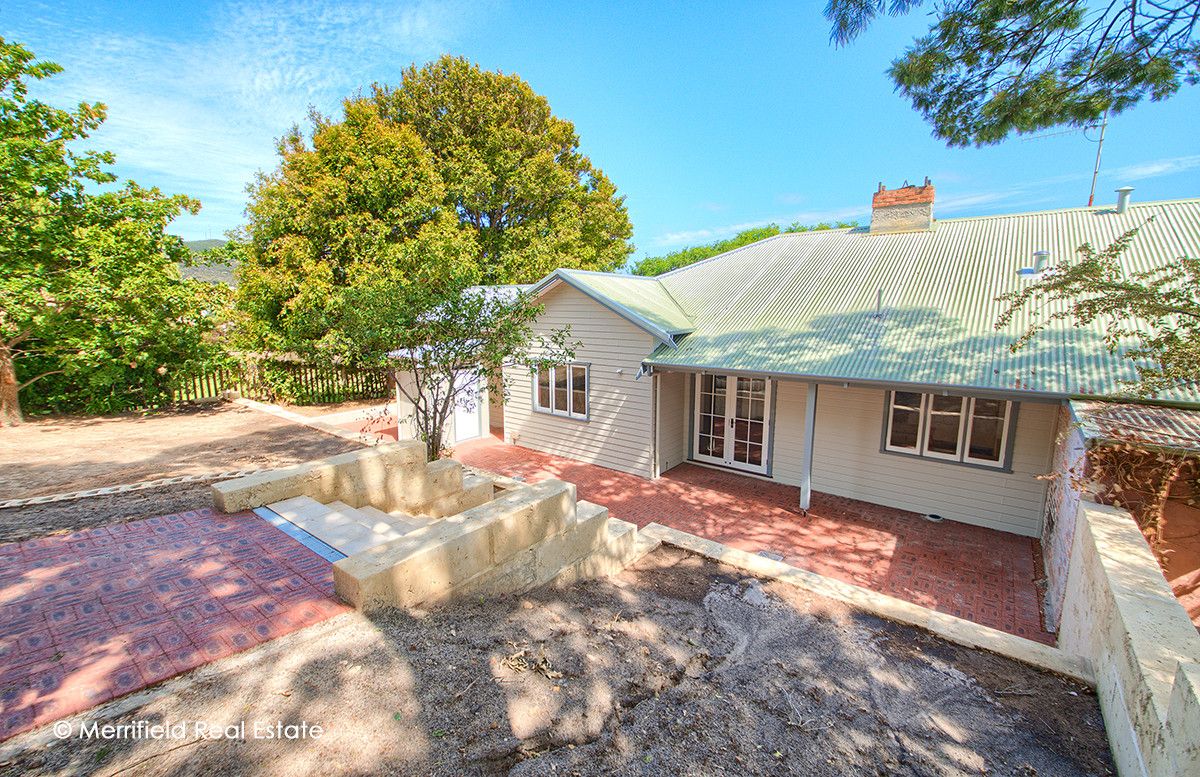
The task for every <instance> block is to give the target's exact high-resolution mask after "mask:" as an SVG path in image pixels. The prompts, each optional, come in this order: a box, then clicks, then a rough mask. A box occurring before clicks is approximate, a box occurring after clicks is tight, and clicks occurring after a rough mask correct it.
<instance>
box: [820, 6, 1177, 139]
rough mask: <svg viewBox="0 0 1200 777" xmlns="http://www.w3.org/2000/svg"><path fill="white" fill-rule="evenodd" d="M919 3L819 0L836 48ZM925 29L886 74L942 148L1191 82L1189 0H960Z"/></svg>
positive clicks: (1087, 118)
mask: <svg viewBox="0 0 1200 777" xmlns="http://www.w3.org/2000/svg"><path fill="white" fill-rule="evenodd" d="M921 5H922V0H829V3H828V5H827V6H826V9H825V15H826V17H827V18H828V19H829V21H830V23H831V25H832V29H831V32H830V37H831V38H832V39H833V40H834V41H835V42H836V43H837V44H846V43H849V42H850V41H853V40H854V39H855V38H857V37H858V36H859V35H860V34H861V33H862V32H863V31H864V30H866V29H867V28H868V27H869V26H870V25H871V24H872V23H873V22H874V21H875V20H876V19H877V17H879V16H880V15H881V14H884V13H888V14H890V15H893V16H896V15H901V14H907V13H909V12H911V11H912V10H914V9H916V8H918V7H919V6H921ZM933 15H934V17H935V22H934V23H933V25H932V26H931V27H930V30H929V32H928V34H926V35H923V36H921V37H920V38H917V39H916V40H915V41H914V42H913V44H912V46H910V47H909V49H908V50H907V51H905V52H904V53H903V54H902V55H901V56H900V57H898V58H897V59H896V60H894V61H893V63H892V66H891V68H890V69H889V71H888V74H889V76H890V77H891V79H892V80H893V81H894V82H895V84H896V88H897V89H898V90H899V91H900V93H901V94H903V95H904V96H905V97H907V98H909V99H910V100H911V101H912V104H913V108H915V109H916V110H917V111H918V112H920V113H921V115H922V116H924V117H925V119H926V120H927V121H928V122H930V123H931V124H932V125H933V134H934V135H935V136H936V137H938V138H941V139H943V140H945V141H946V142H947V143H948V144H949V145H952V146H967V145H972V144H975V145H985V144H990V143H997V142H999V141H1001V140H1004V139H1005V138H1006V137H1008V136H1009V135H1011V134H1013V133H1018V134H1020V133H1028V132H1035V131H1037V130H1041V129H1045V128H1047V127H1052V126H1057V125H1070V126H1076V127H1084V126H1088V125H1090V124H1092V123H1093V122H1095V121H1096V119H1098V118H1099V117H1100V116H1101V114H1103V113H1104V112H1105V111H1106V110H1107V111H1110V112H1112V113H1120V112H1122V111H1124V110H1127V109H1129V108H1131V107H1133V106H1134V105H1137V104H1138V103H1139V102H1141V101H1142V100H1144V99H1147V98H1149V99H1151V100H1162V99H1165V98H1167V97H1170V96H1171V95H1173V94H1175V93H1176V92H1177V91H1179V89H1180V88H1181V87H1182V86H1184V85H1185V84H1186V85H1194V84H1196V83H1197V82H1198V81H1200V38H1198V37H1197V22H1198V21H1200V0H1173V1H1172V0H1168V1H1166V2H1151V3H1144V2H1137V0H1111V2H1087V0H964V2H955V3H939V4H937V6H936V8H935V10H934V12H933Z"/></svg>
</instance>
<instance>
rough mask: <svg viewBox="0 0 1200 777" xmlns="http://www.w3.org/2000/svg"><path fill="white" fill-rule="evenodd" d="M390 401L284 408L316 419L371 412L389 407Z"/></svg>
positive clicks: (370, 400) (367, 400)
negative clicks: (334, 415) (356, 411)
mask: <svg viewBox="0 0 1200 777" xmlns="http://www.w3.org/2000/svg"><path fill="white" fill-rule="evenodd" d="M390 401H391V400H388V399H360V400H355V401H353V402H336V403H333V404H324V405H285V406H284V407H286V408H287V409H288V410H291V411H292V412H293V413H299V414H300V415H302V416H305V417H306V418H316V417H318V416H323V415H330V414H332V413H345V412H348V411H350V410H370V409H371V408H373V407H381V406H383V405H387V404H389V402H390Z"/></svg>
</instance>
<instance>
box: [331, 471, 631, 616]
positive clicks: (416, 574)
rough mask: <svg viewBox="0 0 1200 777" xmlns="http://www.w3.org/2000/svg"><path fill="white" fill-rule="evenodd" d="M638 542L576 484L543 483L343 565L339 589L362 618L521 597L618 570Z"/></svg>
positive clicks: (337, 574) (338, 566)
mask: <svg viewBox="0 0 1200 777" xmlns="http://www.w3.org/2000/svg"><path fill="white" fill-rule="evenodd" d="M636 536H637V528H636V527H635V526H634V525H633V524H630V523H626V522H625V521H618V520H616V519H612V518H609V516H608V508H605V507H601V506H599V505H595V504H592V503H590V502H577V501H576V499H575V486H574V485H573V484H571V483H564V482H563V481H561V480H545V481H542V482H540V483H536V484H533V485H528V486H522V487H519V488H513V489H511V490H509V491H507V492H505V493H504V494H502V495H501V496H499V497H497V498H496V499H494V500H492V501H490V502H488V503H486V504H483V505H479V506H478V507H473V508H471V509H469V510H466V511H464V512H462V513H460V514H458V515H453V516H451V517H449V518H446V519H444V520H441V521H437V522H435V523H432V524H429V525H428V526H426V527H424V528H422V529H419V530H417V531H414V532H412V533H410V534H407V535H405V536H404V537H401V538H399V539H397V540H393V541H391V542H388V543H384V544H382V545H377V546H375V547H373V548H369V549H368V550H365V551H363V552H362V553H357V554H355V555H353V556H349V557H347V558H344V559H342V560H341V561H338V562H337V563H335V564H334V565H333V581H334V588H335V590H336V591H337V594H338V596H340V597H341V598H342V599H343V600H345V601H347V602H349V603H350V604H353V605H354V606H355V607H356V608H358V609H359V610H364V611H371V610H377V609H380V608H383V607H411V606H414V605H418V604H428V603H431V602H440V601H445V600H447V599H450V598H452V597H456V596H464V595H489V594H501V593H520V592H523V591H527V590H529V589H531V588H534V587H536V586H539V585H542V584H544V583H548V582H550V581H552V580H555V579H556V578H558V579H564V578H569V579H576V578H579V577H589V576H603V575H609V574H613V573H615V572H617V571H620V569H622V568H623V567H624V566H625V564H626V563H628V562H629V561H630V560H631V557H632V554H633V552H634V541H635V539H636Z"/></svg>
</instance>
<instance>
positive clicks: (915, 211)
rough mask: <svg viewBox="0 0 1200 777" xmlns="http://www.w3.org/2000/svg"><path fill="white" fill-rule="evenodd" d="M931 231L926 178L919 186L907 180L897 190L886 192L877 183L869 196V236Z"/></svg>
mask: <svg viewBox="0 0 1200 777" xmlns="http://www.w3.org/2000/svg"><path fill="white" fill-rule="evenodd" d="M932 228H933V184H932V183H930V182H929V179H928V178H926V179H925V183H924V184H922V185H921V186H912V185H910V184H909V183H908V181H905V182H904V185H903V186H901V187H900V188H899V189H892V190H891V191H888V189H887V187H886V186H884V185H883V182H880V184H879V189H878V190H877V191H876V192H875V194H874V195H873V196H872V197H871V229H870V231H871V233H872V234H877V233H881V232H882V233H887V232H921V231H927V230H929V229H932Z"/></svg>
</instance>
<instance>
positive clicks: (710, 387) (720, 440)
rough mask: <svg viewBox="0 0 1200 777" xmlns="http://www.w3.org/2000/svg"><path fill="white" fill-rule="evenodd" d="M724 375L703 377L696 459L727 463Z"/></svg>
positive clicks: (699, 383)
mask: <svg viewBox="0 0 1200 777" xmlns="http://www.w3.org/2000/svg"><path fill="white" fill-rule="evenodd" d="M726 383H727V379H726V377H725V376H724V375H701V376H699V379H698V380H697V390H696V458H699V459H707V460H711V461H717V462H719V463H724V461H725V427H726V423H725V404H726V402H725V386H726Z"/></svg>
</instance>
